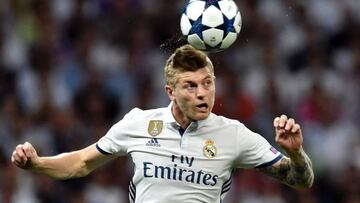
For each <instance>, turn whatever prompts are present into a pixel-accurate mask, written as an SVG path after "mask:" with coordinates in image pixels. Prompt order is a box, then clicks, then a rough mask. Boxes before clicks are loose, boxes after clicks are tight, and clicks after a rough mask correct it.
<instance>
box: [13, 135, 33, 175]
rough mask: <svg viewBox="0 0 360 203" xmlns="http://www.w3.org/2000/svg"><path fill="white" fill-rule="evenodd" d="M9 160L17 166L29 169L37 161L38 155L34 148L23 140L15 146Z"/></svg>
mask: <svg viewBox="0 0 360 203" xmlns="http://www.w3.org/2000/svg"><path fill="white" fill-rule="evenodd" d="M11 162H12V163H13V164H15V165H16V166H17V167H19V168H22V169H31V168H33V167H34V166H36V164H38V163H39V157H38V155H37V153H36V150H35V148H34V147H33V146H32V145H31V144H30V143H29V142H25V143H24V144H19V145H18V146H16V148H15V150H14V152H13V154H12V156H11Z"/></svg>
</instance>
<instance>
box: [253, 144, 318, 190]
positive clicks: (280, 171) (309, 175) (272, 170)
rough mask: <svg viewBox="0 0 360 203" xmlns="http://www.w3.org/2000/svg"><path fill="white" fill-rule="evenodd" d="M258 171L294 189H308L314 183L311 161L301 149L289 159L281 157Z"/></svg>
mask: <svg viewBox="0 0 360 203" xmlns="http://www.w3.org/2000/svg"><path fill="white" fill-rule="evenodd" d="M258 170H259V171H261V172H263V173H264V174H266V175H269V176H271V177H273V178H275V179H278V180H280V181H281V182H283V183H285V184H286V185H288V186H290V187H292V188H296V189H298V188H310V187H311V186H312V184H313V182H314V172H313V170H312V163H311V160H310V159H309V157H308V156H307V155H306V153H305V152H304V151H303V150H302V149H301V151H300V152H299V153H298V154H293V155H292V157H291V158H288V157H283V158H282V159H280V160H279V161H277V162H276V163H275V164H274V165H272V166H269V167H266V168H260V169H258Z"/></svg>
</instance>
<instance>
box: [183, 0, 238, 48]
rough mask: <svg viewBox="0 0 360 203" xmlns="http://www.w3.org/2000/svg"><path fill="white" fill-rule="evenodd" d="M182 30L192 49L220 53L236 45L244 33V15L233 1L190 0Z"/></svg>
mask: <svg viewBox="0 0 360 203" xmlns="http://www.w3.org/2000/svg"><path fill="white" fill-rule="evenodd" d="M180 28H181V32H182V34H183V35H184V37H185V38H186V40H187V41H188V43H189V44H191V45H192V46H193V47H195V48H197V49H199V50H203V51H208V52H219V51H222V50H224V49H226V48H228V47H230V46H231V45H232V44H233V43H234V42H235V41H236V39H237V36H238V34H239V33H240V30H241V14H240V11H239V9H238V7H237V5H236V3H235V2H234V1H233V0H189V1H188V2H187V4H186V5H185V7H184V11H183V13H182V16H181V20H180Z"/></svg>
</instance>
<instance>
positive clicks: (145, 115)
mask: <svg viewBox="0 0 360 203" xmlns="http://www.w3.org/2000/svg"><path fill="white" fill-rule="evenodd" d="M163 109H164V108H157V109H147V110H143V109H140V108H133V109H131V110H130V111H129V112H128V113H127V114H125V116H124V117H123V119H121V120H120V121H119V122H137V121H141V120H148V119H156V118H161V117H162V115H163Z"/></svg>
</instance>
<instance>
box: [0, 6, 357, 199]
mask: <svg viewBox="0 0 360 203" xmlns="http://www.w3.org/2000/svg"><path fill="white" fill-rule="evenodd" d="M183 3H184V1H179V0H178V1H170V0H87V1H86V0H26V1H22V0H1V1H0V202H1V203H10V202H11V203H40V202H44V203H100V202H101V203H115V202H118V203H126V202H128V198H127V192H128V183H129V180H130V178H131V174H132V169H131V163H130V161H128V160H127V159H126V158H120V159H118V160H117V161H115V162H113V163H111V164H109V165H107V166H105V167H102V168H101V169H99V170H97V171H96V172H94V173H92V174H91V175H90V176H88V177H86V178H81V179H76V180H68V181H53V180H51V179H49V178H46V177H42V176H39V175H35V174H32V173H28V172H24V171H22V170H19V169H15V167H14V166H13V165H11V163H10V156H11V153H12V150H13V149H14V147H15V146H16V145H17V144H19V143H22V142H24V141H30V142H32V143H33V144H34V145H35V147H36V148H37V149H38V150H39V154H41V155H54V154H57V153H61V152H65V151H69V150H75V149H79V148H82V147H85V146H87V145H88V144H91V143H94V142H96V141H97V140H98V139H99V138H100V137H101V136H103V135H104V134H105V133H106V131H107V129H109V127H110V126H111V125H112V124H114V123H115V122H116V121H117V120H119V119H120V118H121V117H122V116H123V115H124V113H126V112H127V111H129V110H130V109H131V108H133V107H135V106H138V107H141V108H144V109H146V108H153V107H161V106H164V105H167V104H168V99H167V97H166V95H165V93H164V91H163V85H164V81H163V79H162V77H163V76H162V71H163V66H164V60H165V59H166V58H167V57H168V55H169V53H170V52H171V51H172V50H173V49H174V48H175V47H176V46H177V45H178V44H179V43H181V41H179V36H180V35H179V19H180V14H181V11H182V8H181V7H182V5H183ZM237 3H238V5H239V7H240V10H241V13H242V16H243V27H242V31H241V33H240V36H239V39H238V41H237V42H236V44H235V45H233V46H232V47H231V48H230V49H228V50H226V51H224V52H221V53H217V54H213V55H211V57H212V58H213V60H214V63H215V66H216V70H215V71H216V74H217V104H216V106H215V110H214V111H215V112H216V113H220V114H223V115H225V116H228V117H231V118H235V119H239V120H240V121H242V122H243V123H245V124H246V125H247V126H248V127H249V128H251V129H253V130H254V131H256V132H259V133H261V134H262V135H264V136H265V137H266V138H267V139H268V140H269V141H270V142H273V140H274V138H273V134H274V133H273V129H272V119H273V117H274V116H277V115H279V114H280V113H287V114H288V115H290V116H292V117H294V118H296V119H297V120H298V121H299V122H300V123H301V124H302V126H303V131H304V135H305V145H304V148H305V150H306V151H307V152H308V153H309V155H310V157H311V158H312V160H313V164H314V169H315V173H316V178H315V183H314V186H313V188H312V189H311V190H302V191H294V190H292V189H289V188H288V187H286V186H283V185H281V184H279V183H278V182H276V181H273V180H272V179H270V178H268V177H265V176H263V175H261V174H259V173H257V172H254V171H243V170H240V171H238V172H237V173H236V174H235V175H234V178H233V183H232V189H231V192H230V194H229V195H228V198H227V201H226V202H228V203H265V202H266V203H285V202H291V203H318V202H319V203H338V202H342V203H359V202H360V125H359V123H360V97H359V96H360V95H359V94H360V87H359V85H360V25H359V24H360V12H359V10H360V1H359V0H341V1H340V0H306V1H300V0H293V1H290V0H241V1H240V0H238V1H237ZM219 136H221V135H219Z"/></svg>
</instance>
